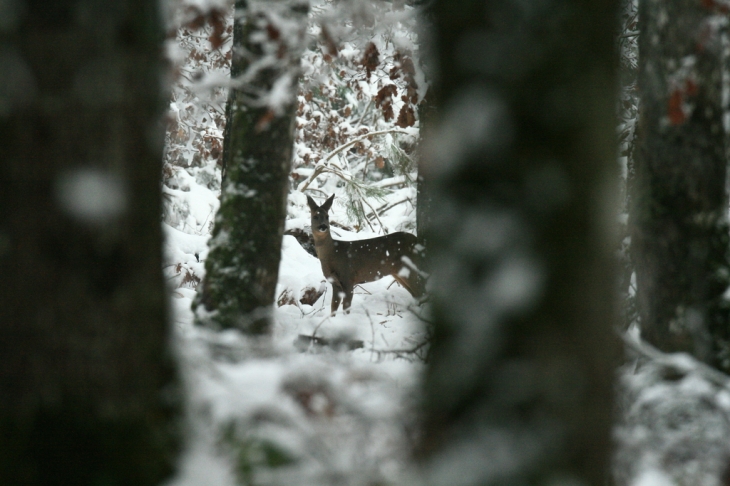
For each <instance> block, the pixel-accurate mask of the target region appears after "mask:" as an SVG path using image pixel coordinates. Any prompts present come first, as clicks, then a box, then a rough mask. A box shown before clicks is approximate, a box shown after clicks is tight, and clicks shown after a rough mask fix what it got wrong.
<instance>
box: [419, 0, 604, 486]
mask: <svg viewBox="0 0 730 486" xmlns="http://www.w3.org/2000/svg"><path fill="white" fill-rule="evenodd" d="M431 8H433V11H432V12H431V18H432V19H433V32H432V42H433V44H434V46H435V65H436V66H437V67H438V71H437V75H436V78H437V79H436V82H435V84H434V95H435V103H436V107H437V113H438V114H437V122H436V129H435V131H434V133H433V134H432V136H431V139H430V141H429V146H428V147H427V148H426V150H424V151H423V152H424V154H426V156H425V157H424V159H425V160H424V163H423V164H422V167H423V172H424V176H425V177H426V178H427V180H428V183H429V189H430V192H431V195H432V203H431V209H432V218H431V224H430V226H429V232H428V236H427V237H428V242H429V258H430V260H431V269H432V271H433V274H432V275H433V277H432V278H433V281H434V282H433V287H432V290H433V297H434V315H433V319H434V338H433V346H432V350H431V354H430V364H429V367H428V370H427V373H426V381H425V388H424V395H425V399H424V415H425V418H424V429H423V436H422V441H421V443H420V447H421V448H420V451H419V453H420V455H421V457H422V458H424V461H425V471H426V474H427V475H428V478H429V481H430V483H429V484H460V485H472V484H473V485H490V484H500V485H501V484H548V483H552V482H553V481H554V482H555V484H568V483H570V484H595V485H600V484H604V482H605V480H606V478H607V470H608V463H609V451H610V427H611V415H612V401H613V400H612V375H613V365H614V364H615V363H617V362H618V356H617V350H618V346H617V342H616V341H617V340H616V339H615V336H614V335H613V329H612V326H613V325H614V324H615V319H614V290H615V280H614V275H615V274H614V268H613V258H612V254H611V253H612V248H614V247H615V246H614V245H613V238H614V237H615V236H614V235H615V233H614V232H612V231H611V230H610V228H611V227H612V226H613V224H614V218H615V208H614V207H613V206H611V205H612V204H613V203H614V202H615V197H610V196H611V194H610V192H609V191H610V190H611V188H613V187H614V186H615V184H616V180H617V179H616V174H614V172H613V170H612V169H613V168H614V167H615V166H616V162H615V156H616V151H615V147H616V142H615V136H614V132H615V125H614V122H615V120H614V112H615V86H616V85H615V68H616V67H615V52H614V46H613V35H614V33H615V28H616V25H615V22H616V19H617V16H616V14H617V8H618V2H616V1H613V0H571V1H560V2H558V1H551V0H548V1H543V2H512V1H508V0H495V1H490V2H483V1H476V0H462V1H456V2H455V1H453V0H450V1H447V0H436V1H435V2H433V6H432V7H431ZM611 192H615V191H611Z"/></svg>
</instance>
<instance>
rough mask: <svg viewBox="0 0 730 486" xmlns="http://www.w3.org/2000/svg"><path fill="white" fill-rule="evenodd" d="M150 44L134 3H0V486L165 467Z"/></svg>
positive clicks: (148, 479)
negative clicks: (0, 282) (0, 284)
mask: <svg viewBox="0 0 730 486" xmlns="http://www.w3.org/2000/svg"><path fill="white" fill-rule="evenodd" d="M162 41H163V32H162V27H161V24H160V20H159V18H158V6H157V4H156V3H155V2H148V1H146V0H109V1H107V2H103V3H100V2H97V1H91V0H79V1H75V2H67V1H60V2H30V1H17V2H5V3H3V5H2V6H0V59H1V62H0V64H1V65H2V69H0V165H1V166H2V167H1V170H2V172H1V175H0V208H2V211H0V275H2V282H3V284H2V292H0V355H1V356H2V358H1V359H0V484H3V485H19V484H23V485H49V484H74V485H101V484H108V485H112V484H114V485H132V484H133V485H135V486H141V485H149V486H152V485H158V484H160V482H162V481H163V480H165V478H167V477H168V476H170V474H171V473H172V472H173V467H174V462H175V459H176V454H177V449H178V439H179V437H178V435H179V434H178V432H179V431H178V429H177V426H176V420H177V414H178V403H177V402H178V401H179V396H178V391H177V384H178V382H177V374H176V370H175V367H174V364H173V360H172V353H171V351H170V349H169V347H170V343H169V338H170V335H169V334H170V327H169V325H168V322H167V315H166V294H165V285H164V281H163V278H162V269H161V229H160V209H161V201H160V187H159V180H160V167H161V159H162V141H163V136H162V135H163V133H162V124H161V120H160V117H161V114H162V110H163V109H164V107H165V105H166V101H167V100H166V99H165V96H164V93H163V92H162V91H161V89H160V83H161V76H160V70H161V68H162V64H161V59H160V52H161V47H162Z"/></svg>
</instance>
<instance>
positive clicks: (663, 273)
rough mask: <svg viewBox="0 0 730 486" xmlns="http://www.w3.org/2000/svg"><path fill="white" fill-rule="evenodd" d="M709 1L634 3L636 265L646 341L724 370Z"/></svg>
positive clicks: (713, 28) (723, 272)
mask: <svg viewBox="0 0 730 486" xmlns="http://www.w3.org/2000/svg"><path fill="white" fill-rule="evenodd" d="M705 4H707V2H705ZM705 4H703V3H702V2H695V1H690V0H673V1H667V2H657V1H646V2H641V4H640V9H641V10H640V15H639V18H640V20H641V22H642V25H641V37H640V39H639V53H640V56H639V64H640V68H639V89H640V97H641V108H640V112H641V113H640V122H639V128H638V137H639V139H638V142H637V144H638V147H637V148H638V153H637V157H636V181H635V188H634V191H635V194H634V196H633V198H632V199H633V207H632V208H631V211H632V212H631V224H632V259H633V261H634V264H635V266H636V277H637V278H636V283H637V305H638V309H639V316H640V320H641V334H642V337H643V338H644V339H646V340H647V341H649V342H650V343H651V344H653V345H654V346H656V347H658V348H659V349H661V350H662V351H665V352H675V351H684V352H688V353H691V354H693V355H694V356H696V357H697V358H698V359H700V360H702V361H705V362H707V363H709V364H712V365H713V366H715V367H717V368H719V369H721V370H724V371H730V355H729V354H728V338H729V337H730V334H729V331H728V329H729V327H728V317H730V316H729V314H728V302H727V301H726V300H725V299H724V298H723V294H724V292H725V290H726V289H727V288H728V279H729V278H730V268H729V267H728V224H727V215H726V210H727V204H728V201H727V195H726V192H725V181H726V173H727V169H726V166H727V160H726V157H725V138H724V137H725V135H724V132H723V125H722V104H721V101H722V91H721V86H722V75H721V67H722V64H721V42H720V36H719V32H718V28H719V25H720V24H719V23H718V22H717V21H716V20H717V19H716V18H714V17H713V16H712V15H713V11H712V10H711V9H709V8H708V7H707V6H706V5H705ZM707 5H709V4H707Z"/></svg>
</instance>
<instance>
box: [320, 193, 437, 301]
mask: <svg viewBox="0 0 730 486" xmlns="http://www.w3.org/2000/svg"><path fill="white" fill-rule="evenodd" d="M334 197H335V196H334V194H333V195H332V196H330V197H329V199H327V200H326V201H325V202H324V203H323V204H322V206H318V205H317V203H316V202H314V200H313V199H312V198H311V197H309V196H307V204H309V210H310V212H311V215H312V235H313V237H314V248H315V250H316V251H317V256H318V257H319V261H320V262H321V264H322V273H324V276H325V277H327V279H328V280H329V281H330V282H331V283H332V290H333V295H332V307H331V311H332V313H333V314H334V313H335V311H337V308H338V307H339V306H340V302H341V301H342V294H344V303H343V306H342V308H343V309H344V310H345V312H349V309H350V304H351V303H352V291H353V288H354V287H355V285H357V284H361V283H365V282H373V281H375V280H379V279H381V278H383V277H385V276H387V275H391V276H393V278H395V280H396V281H398V283H400V284H401V285H402V286H403V287H405V289H406V290H408V291H409V292H410V293H411V295H413V296H414V297H417V298H418V297H420V296H422V295H423V294H424V292H425V288H424V284H425V282H424V279H423V277H422V276H421V275H420V274H419V272H418V271H417V268H415V269H414V268H412V266H413V265H417V263H418V261H419V260H420V253H419V251H418V248H417V243H416V237H415V236H413V235H412V234H410V233H404V232H398V233H391V234H389V235H385V236H379V237H377V238H371V239H367V240H356V241H337V240H333V239H332V234H331V233H330V224H329V215H328V212H329V209H330V208H331V207H332V201H334ZM404 257H406V258H407V259H408V260H410V262H408V261H404ZM409 263H410V264H409ZM404 267H405V268H406V269H408V270H409V272H408V276H400V275H399V273H401V271H402V270H403V268H404Z"/></svg>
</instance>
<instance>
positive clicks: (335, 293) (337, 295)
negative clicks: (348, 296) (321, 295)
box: [330, 281, 347, 315]
mask: <svg viewBox="0 0 730 486" xmlns="http://www.w3.org/2000/svg"><path fill="white" fill-rule="evenodd" d="M343 293H344V292H343V291H342V286H341V285H340V284H339V283H337V282H335V281H333V282H332V306H331V307H330V312H331V313H332V315H335V312H337V308H338V307H339V306H340V302H342V294H343ZM345 302H347V301H345Z"/></svg>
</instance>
